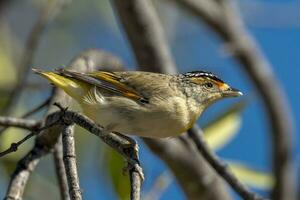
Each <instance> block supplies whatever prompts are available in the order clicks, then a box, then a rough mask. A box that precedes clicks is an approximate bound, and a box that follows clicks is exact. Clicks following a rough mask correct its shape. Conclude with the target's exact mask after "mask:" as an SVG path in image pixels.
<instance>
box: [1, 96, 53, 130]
mask: <svg viewBox="0 0 300 200" xmlns="http://www.w3.org/2000/svg"><path fill="white" fill-rule="evenodd" d="M51 97H52V95H51ZM51 97H49V98H48V99H46V100H45V101H44V102H42V103H41V104H40V105H38V106H36V107H35V108H33V109H32V110H30V111H28V112H26V113H25V114H24V115H22V116H21V117H20V118H22V119H24V118H27V117H29V116H31V115H33V114H35V113H36V112H38V111H40V110H41V109H42V108H44V107H46V106H48V105H49V103H50V102H51ZM0 123H1V122H0ZM10 126H12V125H10ZM10 126H6V127H4V128H2V129H0V136H1V134H2V133H3V132H4V131H6V130H7V129H8V128H9V127H10ZM21 128H24V127H21ZM30 130H31V129H30Z"/></svg>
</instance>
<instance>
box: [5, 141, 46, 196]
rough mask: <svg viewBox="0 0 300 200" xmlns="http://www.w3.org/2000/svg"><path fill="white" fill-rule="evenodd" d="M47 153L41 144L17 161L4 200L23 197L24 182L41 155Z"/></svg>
mask: <svg viewBox="0 0 300 200" xmlns="http://www.w3.org/2000/svg"><path fill="white" fill-rule="evenodd" d="M47 153H49V151H48V150H47V149H44V148H42V147H41V146H38V145H36V146H34V148H33V149H32V150H31V151H30V152H29V153H28V154H27V155H26V156H24V158H22V159H21V160H20V161H19V162H18V163H17V168H16V170H15V171H14V173H13V175H12V176H11V179H10V183H9V186H8V188H7V192H6V196H5V197H4V200H20V199H22V197H23V193H24V189H25V184H26V183H27V181H28V179H29V176H30V174H31V173H32V172H33V170H34V169H35V167H36V166H37V164H38V163H39V161H40V159H41V157H43V156H44V155H46V154H47Z"/></svg>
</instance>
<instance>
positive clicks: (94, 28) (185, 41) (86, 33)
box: [0, 0, 300, 200]
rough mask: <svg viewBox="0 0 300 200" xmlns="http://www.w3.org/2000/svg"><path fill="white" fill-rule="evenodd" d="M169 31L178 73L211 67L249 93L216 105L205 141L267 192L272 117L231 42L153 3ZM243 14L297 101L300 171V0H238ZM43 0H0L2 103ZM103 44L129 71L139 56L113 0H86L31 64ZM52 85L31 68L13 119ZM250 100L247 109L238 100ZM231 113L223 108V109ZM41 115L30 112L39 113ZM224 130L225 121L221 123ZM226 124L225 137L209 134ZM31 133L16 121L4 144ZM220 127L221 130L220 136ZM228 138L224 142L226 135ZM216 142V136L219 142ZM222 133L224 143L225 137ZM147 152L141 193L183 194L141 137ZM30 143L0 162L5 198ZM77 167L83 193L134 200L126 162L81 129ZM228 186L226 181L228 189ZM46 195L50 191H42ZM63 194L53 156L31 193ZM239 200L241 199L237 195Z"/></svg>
mask: <svg viewBox="0 0 300 200" xmlns="http://www.w3.org/2000/svg"><path fill="white" fill-rule="evenodd" d="M153 2H154V5H155V7H156V10H157V12H158V15H159V18H160V20H161V22H162V24H163V27H164V31H165V34H166V38H167V40H168V43H169V45H170V49H171V51H172V56H173V58H174V60H175V61H176V65H177V66H178V70H179V71H180V72H187V71H191V70H207V71H211V72H213V73H215V74H218V75H219V76H220V77H222V79H224V80H225V81H226V82H229V84H230V85H232V86H234V87H236V88H239V89H240V90H241V91H242V92H243V93H244V94H245V95H244V97H243V100H242V101H243V102H242V103H241V99H226V100H223V101H220V102H218V103H216V104H214V105H213V106H211V107H210V108H209V109H208V110H207V111H206V112H205V113H204V114H203V116H202V117H201V119H200V120H199V122H198V124H199V125H200V127H205V129H204V130H206V131H205V134H206V135H207V138H208V140H209V141H208V142H209V144H210V145H211V148H213V149H214V150H215V151H216V153H217V155H218V156H220V157H221V158H222V159H223V160H225V161H226V162H229V163H231V164H232V168H233V171H234V172H235V173H236V174H237V176H238V177H240V179H241V180H242V181H244V182H245V183H246V184H247V185H249V187H251V189H253V190H254V191H256V192H258V193H259V194H261V195H262V196H268V195H269V193H270V187H272V184H273V180H272V176H271V175H270V174H271V172H272V171H271V169H272V168H271V166H272V161H271V141H270V134H269V126H268V120H267V118H266V114H265V109H264V106H263V104H262V102H261V100H260V99H259V98H258V97H257V93H256V91H255V89H254V87H253V85H252V83H251V81H250V79H249V78H248V76H247V75H246V73H245V72H244V71H243V70H241V68H240V67H239V66H238V64H237V63H236V61H235V60H234V59H232V58H231V57H230V56H229V55H228V53H227V51H226V46H225V45H224V44H223V43H222V41H221V40H220V39H219V38H218V37H217V36H216V34H215V33H214V32H213V31H211V29H209V28H208V27H207V26H206V25H205V24H202V23H201V22H200V21H199V20H197V19H195V18H194V17H193V16H191V15H190V14H188V13H187V12H185V11H183V10H182V9H179V8H178V6H177V5H175V4H174V3H173V2H170V1H163V0H154V1H153ZM235 2H236V4H237V6H238V8H239V9H240V13H241V15H242V18H243V21H244V22H245V25H246V27H247V29H248V31H249V32H250V33H251V35H252V36H253V38H254V39H255V40H256V41H257V44H258V46H259V47H260V48H261V51H262V52H263V53H264V54H265V55H266V57H267V59H268V60H269V62H270V63H271V65H272V67H273V71H274V74H275V76H276V78H277V80H278V81H279V82H280V83H281V85H282V87H283V89H284V91H285V93H286V95H287V98H288V103H289V105H290V108H291V112H292V116H293V117H294V119H293V125H294V131H293V138H292V141H293V145H294V147H293V159H294V163H293V167H294V169H295V170H296V171H297V175H296V176H295V177H294V178H295V180H294V182H295V184H296V183H297V178H299V177H300V176H299V169H300V165H299V163H300V162H299V161H300V157H299V155H300V148H299V145H298V143H297V141H298V140H299V136H298V127H297V122H299V121H300V114H299V112H300V109H299V102H300V95H299V93H300V91H299V87H298V82H297V81H298V78H299V75H300V68H299V67H298V66H299V65H300V59H299V55H298V54H299V52H300V37H299V36H300V12H299V10H300V1H299V0H285V1H282V0H238V1H235ZM46 3H47V1H46V0H42V1H41V0H23V1H16V0H15V1H3V3H1V4H0V5H1V7H0V106H1V105H2V106H3V105H5V102H6V101H7V96H8V95H7V93H8V92H9V91H10V90H12V89H13V87H14V85H15V84H16V83H17V81H18V78H19V73H20V71H22V69H20V62H21V57H22V54H23V51H24V45H25V41H26V40H27V38H28V36H29V34H30V31H31V29H32V27H33V25H34V23H35V22H36V20H37V18H38V16H39V12H40V10H41V9H42V8H43V7H44V6H45V4H46ZM90 48H99V49H103V50H105V51H107V52H110V53H112V54H114V55H116V56H117V57H119V58H120V59H121V60H122V62H123V63H124V65H125V66H126V67H127V68H128V70H134V69H135V68H136V66H137V63H136V61H135V59H134V54H133V53H132V50H131V48H130V46H129V43H128V40H127V39H126V35H125V34H124V30H123V29H122V26H121V25H120V22H119V20H118V18H117V17H116V15H115V14H114V8H113V6H112V4H111V2H110V1H109V0H101V1H99V0H85V1H84V0H81V1H72V2H70V3H69V4H67V5H66V6H65V7H64V8H63V9H62V11H60V13H59V14H58V15H57V16H56V17H55V19H54V20H53V21H52V22H51V23H50V24H49V25H48V26H47V27H46V29H45V31H44V32H43V34H42V35H41V38H40V42H39V43H38V45H37V50H36V52H35V56H34V59H33V64H32V67H35V68H40V69H48V70H50V69H51V70H53V69H55V68H57V67H62V66H66V65H68V63H69V62H70V60H71V59H72V58H73V57H74V56H76V55H78V54H79V53H80V52H82V51H83V50H86V49H90ZM50 92H51V86H50V85H49V84H48V83H47V82H46V81H45V80H44V79H41V78H40V77H38V76H36V75H34V74H33V73H31V72H30V73H29V76H28V79H27V82H26V85H25V86H24V91H23V92H22V95H21V98H20V101H18V103H17V104H16V105H15V106H14V107H15V109H14V110H15V112H14V113H12V114H11V115H12V116H21V115H22V114H23V113H24V112H26V111H27V110H29V109H31V108H34V107H35V106H36V105H38V104H39V103H40V102H42V101H43V100H45V99H46V98H47V97H48V96H49V95H50ZM241 104H243V106H240V105H241ZM224 112H225V113H224ZM43 114H44V113H43V112H40V113H38V114H36V115H35V116H34V117H33V118H36V119H39V118H41V117H42V116H43ZM220 127H221V128H220ZM216 130H217V131H219V133H218V139H216V138H214V137H213V136H212V137H209V136H210V134H213V133H212V132H216ZM24 134H26V132H25V131H22V130H20V129H14V128H9V129H8V130H6V131H5V132H4V133H3V134H1V135H0V150H1V151H2V150H4V149H5V148H7V147H9V145H10V144H11V143H12V142H15V141H16V140H18V139H20V138H21V137H23V136H24ZM215 134H216V133H215ZM220 138H221V139H220ZM216 140H218V141H216ZM219 140H220V141H219ZM138 142H139V144H140V159H141V164H142V166H143V168H144V173H145V176H146V181H145V183H144V185H143V189H142V195H143V199H163V200H167V199H174V200H175V199H176V200H181V199H185V196H184V193H183V192H182V189H181V188H180V187H179V186H178V185H177V183H176V181H175V179H174V177H173V175H172V174H171V173H170V172H169V171H168V168H167V167H166V166H165V165H164V163H163V162H162V161H160V160H159V159H158V158H157V157H156V156H155V155H153V154H152V153H151V152H150V151H149V150H148V149H147V147H146V146H145V145H144V144H143V142H142V141H141V140H139V139H138ZM32 144H33V140H31V141H30V142H27V143H26V144H24V145H23V146H22V147H21V148H20V149H19V150H18V152H16V153H13V154H10V155H9V156H6V157H4V158H1V159H0V177H1V178H0V197H3V196H4V195H5V191H6V188H7V185H8V182H9V178H10V174H11V173H12V172H13V170H14V168H15V164H16V162H17V161H18V160H19V159H20V158H21V157H22V156H24V155H25V154H26V153H27V152H28V150H29V149H30V147H31V146H32ZM76 148H77V154H78V156H79V158H78V169H79V176H80V181H81V187H82V189H83V197H84V199H128V194H129V193H128V192H129V185H128V183H129V181H128V178H125V177H123V175H122V167H123V166H124V165H125V162H124V161H123V159H122V158H121V157H119V156H118V155H117V154H116V153H114V152H113V151H112V150H111V149H109V148H107V147H106V145H105V144H103V143H102V142H101V141H99V140H97V139H95V138H94V137H93V136H91V135H90V134H86V133H85V132H84V131H83V130H82V129H78V131H77V132H76ZM228 189H229V188H228ZM45 194H46V195H45ZM41 195H43V199H44V200H46V199H59V191H58V188H57V186H56V177H55V172H54V167H53V164H52V160H51V159H50V158H49V156H48V157H46V158H44V159H43V162H41V164H40V165H39V166H38V168H37V171H36V172H35V173H33V175H32V178H31V179H30V181H29V184H28V187H27V189H26V192H25V199H40V197H41ZM232 195H233V196H234V199H239V197H238V196H237V195H236V194H235V193H234V192H232Z"/></svg>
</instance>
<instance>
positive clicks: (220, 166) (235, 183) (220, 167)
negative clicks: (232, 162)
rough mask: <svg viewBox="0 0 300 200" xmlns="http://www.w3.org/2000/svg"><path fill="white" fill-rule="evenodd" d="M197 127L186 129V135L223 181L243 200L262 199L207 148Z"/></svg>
mask: <svg viewBox="0 0 300 200" xmlns="http://www.w3.org/2000/svg"><path fill="white" fill-rule="evenodd" d="M201 134H202V133H201V131H200V129H199V128H192V129H190V130H189V131H188V135H189V137H190V138H192V140H193V141H194V143H195V145H196V147H197V149H198V150H199V152H200V153H201V154H202V155H203V157H204V158H205V159H206V160H207V162H208V163H209V164H210V165H211V166H212V167H213V168H214V169H215V170H216V172H217V173H218V174H219V175H220V176H221V177H223V178H224V180H225V181H227V183H228V184H229V185H230V186H231V187H232V188H233V189H234V190H235V191H236V192H237V193H238V194H239V195H240V196H241V197H242V198H243V199H244V200H263V198H261V197H259V196H258V195H257V194H255V193H254V192H251V191H249V190H248V189H247V188H246V186H245V185H243V184H242V183H241V182H240V181H239V180H238V179H237V178H236V177H235V176H234V174H233V173H232V172H231V171H230V170H229V169H228V167H227V165H226V164H224V163H222V161H221V160H220V159H219V158H218V157H217V156H216V155H215V154H214V153H213V152H212V151H210V150H209V147H208V146H207V144H206V142H205V140H204V139H203V138H202V135H201Z"/></svg>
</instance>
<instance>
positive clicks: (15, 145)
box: [0, 114, 62, 158]
mask: <svg viewBox="0 0 300 200" xmlns="http://www.w3.org/2000/svg"><path fill="white" fill-rule="evenodd" d="M60 117H62V114H61V115H60ZM13 120H14V121H20V120H22V119H16V118H13ZM60 120H61V118H58V119H57V121H53V122H51V123H49V124H47V125H45V126H43V127H41V128H38V129H36V130H34V131H32V132H31V133H30V134H28V135H26V136H25V137H24V138H23V139H21V140H20V141H18V142H16V143H12V144H11V145H10V147H9V148H8V149H6V150H4V151H3V152H0V158H1V157H3V156H5V155H7V154H9V153H12V152H16V151H17V150H18V148H19V146H20V145H22V144H23V143H24V142H26V141H27V140H29V139H30V138H32V137H34V136H37V135H39V134H40V133H42V131H43V130H46V129H48V128H50V127H52V126H54V125H57V124H58V123H59V122H60ZM38 124H41V123H40V122H39V123H38Z"/></svg>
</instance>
